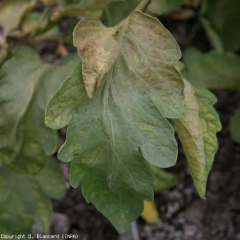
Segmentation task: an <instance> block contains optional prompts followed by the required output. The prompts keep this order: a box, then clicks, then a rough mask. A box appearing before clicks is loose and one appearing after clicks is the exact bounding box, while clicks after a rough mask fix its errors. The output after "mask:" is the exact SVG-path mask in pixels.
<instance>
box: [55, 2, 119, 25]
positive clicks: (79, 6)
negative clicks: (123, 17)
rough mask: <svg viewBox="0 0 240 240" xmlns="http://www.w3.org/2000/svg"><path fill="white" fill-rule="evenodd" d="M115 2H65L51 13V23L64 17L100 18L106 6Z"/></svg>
mask: <svg viewBox="0 0 240 240" xmlns="http://www.w3.org/2000/svg"><path fill="white" fill-rule="evenodd" d="M113 1H115V0H101V1H99V0H80V1H77V2H75V1H73V2H70V1H67V0H65V2H64V3H63V4H59V5H58V6H57V7H56V8H55V9H54V11H53V14H52V16H51V21H56V20H58V19H60V18H62V17H65V16H84V17H101V15H102V12H103V10H104V8H105V7H106V6H107V4H109V3H111V2H113Z"/></svg>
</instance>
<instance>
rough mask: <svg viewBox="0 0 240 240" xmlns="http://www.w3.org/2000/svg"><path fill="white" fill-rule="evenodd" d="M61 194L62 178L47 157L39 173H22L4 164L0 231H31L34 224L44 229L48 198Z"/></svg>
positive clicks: (48, 215)
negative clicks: (45, 163)
mask: <svg viewBox="0 0 240 240" xmlns="http://www.w3.org/2000/svg"><path fill="white" fill-rule="evenodd" d="M49 176H51V177H49ZM64 193H65V179H64V177H63V175H62V172H61V170H60V168H59V166H58V164H56V162H55V161H54V160H52V159H51V158H50V157H48V161H47V165H46V166H45V167H44V168H43V169H42V171H41V172H40V173H39V174H38V175H22V174H19V173H17V172H15V171H13V170H12V169H11V168H9V167H8V166H7V165H5V166H3V167H2V168H0V232H1V234H31V233H32V225H33V223H36V224H37V226H38V229H39V230H40V231H41V232H46V231H47V230H48V228H49V225H50V223H51V214H52V203H51V199H50V198H55V199H60V198H62V197H63V195H64Z"/></svg>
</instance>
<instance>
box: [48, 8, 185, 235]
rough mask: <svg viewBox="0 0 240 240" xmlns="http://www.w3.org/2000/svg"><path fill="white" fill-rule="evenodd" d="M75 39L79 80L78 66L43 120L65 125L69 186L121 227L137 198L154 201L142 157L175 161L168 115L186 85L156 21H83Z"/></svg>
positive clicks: (140, 17)
mask: <svg viewBox="0 0 240 240" xmlns="http://www.w3.org/2000/svg"><path fill="white" fill-rule="evenodd" d="M74 44H75V46H77V48H78V51H79V54H80V55H81V57H82V61H83V69H84V72H83V77H84V80H83V79H82V74H81V67H82V66H81V65H77V66H76V67H75V69H74V70H73V72H72V73H71V74H70V76H69V77H68V78H67V79H66V81H65V82H64V83H63V85H62V87H61V89H60V90H59V91H58V92H57V93H56V94H55V96H54V97H53V98H52V99H51V100H50V102H49V104H48V108H47V115H46V123H47V125H48V126H50V127H53V128H61V127H64V126H66V125H68V124H69V126H68V133H67V141H66V142H65V144H64V145H63V146H62V148H61V150H60V151H59V154H58V157H59V158H60V159H61V160H62V161H72V164H71V184H72V185H73V186H74V187H77V186H79V185H81V187H82V192H83V195H84V197H85V198H86V200H87V202H92V203H93V204H94V205H95V206H96V207H97V209H98V210H99V211H101V212H102V213H103V214H104V215H105V216H106V217H108V218H109V219H110V220H111V222H112V223H113V225H114V226H115V227H116V228H117V229H118V231H119V232H124V231H125V230H126V228H127V227H128V225H129V224H130V223H131V222H132V221H133V220H134V219H135V218H137V217H138V216H139V215H140V214H141V212H142V210H143V201H144V200H149V201H151V200H152V199H153V184H154V179H153V177H152V174H151V173H150V171H149V170H148V168H147V166H146V162H145V160H144V158H145V159H146V160H147V161H148V162H150V163H152V164H154V165H156V166H159V167H169V166H172V165H173V164H174V163H175V161H176V156H177V144H176V140H175V137H174V131H173V128H172V126H171V125H170V123H169V122H168V121H167V119H166V117H168V118H177V117H179V116H180V115H181V113H182V110H183V99H184V96H183V88H184V85H183V81H182V78H181V75H180V74H179V72H178V71H177V70H176V69H175V68H174V66H173V64H174V63H176V62H177V61H178V60H179V58H180V50H179V47H178V45H177V43H176V41H175V40H174V38H173V37H172V35H171V34H170V33H169V32H168V31H167V30H166V29H165V28H164V27H163V25H162V24H161V23H160V22H159V21H158V20H157V19H155V18H152V17H150V16H148V15H145V14H143V13H141V12H139V11H134V12H133V13H132V14H131V15H130V16H129V17H128V18H127V19H126V20H124V21H123V22H121V23H120V24H119V25H117V26H115V27H113V28H106V27H105V26H103V25H102V23H101V22H100V21H99V20H97V19H92V18H89V19H85V20H82V21H81V22H80V23H79V24H78V25H77V27H76V29H75V31H74ZM83 81H84V84H85V86H84V84H83ZM100 82H101V84H100ZM97 86H98V88H97ZM85 87H86V89H87V93H88V95H89V96H90V97H92V99H89V98H88V97H87V94H86V92H85Z"/></svg>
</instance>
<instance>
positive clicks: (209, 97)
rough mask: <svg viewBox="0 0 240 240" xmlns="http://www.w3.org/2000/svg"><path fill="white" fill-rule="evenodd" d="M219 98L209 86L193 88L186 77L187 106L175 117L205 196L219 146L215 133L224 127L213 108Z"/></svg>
mask: <svg viewBox="0 0 240 240" xmlns="http://www.w3.org/2000/svg"><path fill="white" fill-rule="evenodd" d="M215 102H216V98H215V96H214V95H213V94H211V93H210V92H209V91H208V90H206V89H196V88H195V89H193V87H192V86H191V84H190V83H188V82H187V81H185V108H184V111H183V114H182V115H181V117H180V118H179V119H177V120H175V129H176V131H177V133H178V135H179V138H180V141H181V143H182V145H183V149H184V152H185V155H186V158H187V162H188V166H189V169H190V173H191V175H192V178H193V180H194V184H195V187H196V189H197V191H198V193H199V195H200V196H201V197H202V198H205V192H206V182H207V177H208V174H209V171H210V169H211V166H212V163H213V161H214V156H215V153H216V151H217V148H218V142H217V137H216V133H217V132H218V131H220V130H221V123H220V120H219V117H218V114H217V113H216V111H215V110H214V108H213V104H214V103H215Z"/></svg>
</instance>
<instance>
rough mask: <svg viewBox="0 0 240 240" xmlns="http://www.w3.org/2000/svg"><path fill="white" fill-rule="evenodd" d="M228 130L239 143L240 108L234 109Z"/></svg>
mask: <svg viewBox="0 0 240 240" xmlns="http://www.w3.org/2000/svg"><path fill="white" fill-rule="evenodd" d="M230 132H231V135H232V138H233V139H234V140H235V141H236V142H238V143H240V109H238V110H237V111H236V113H235V114H234V116H233V117H232V119H231V122H230Z"/></svg>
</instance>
